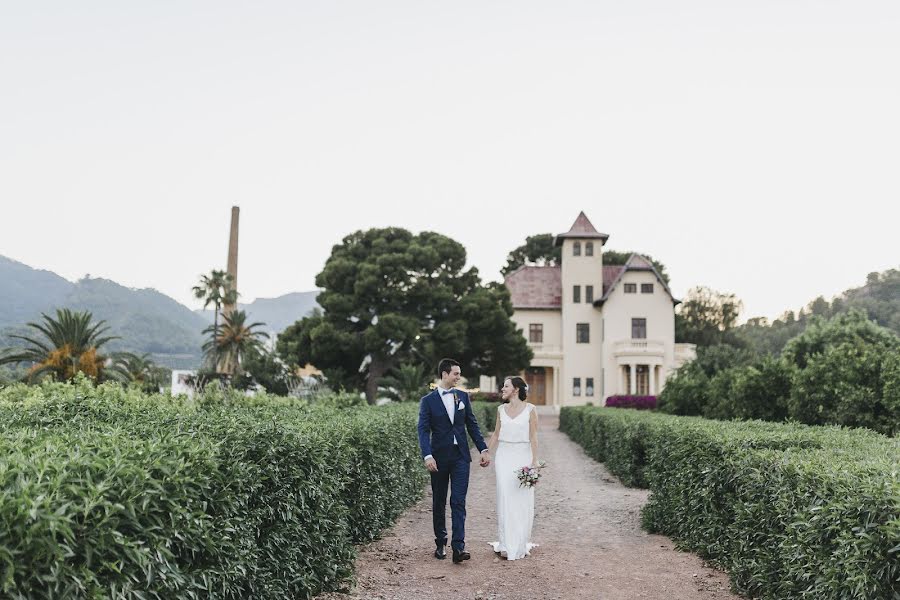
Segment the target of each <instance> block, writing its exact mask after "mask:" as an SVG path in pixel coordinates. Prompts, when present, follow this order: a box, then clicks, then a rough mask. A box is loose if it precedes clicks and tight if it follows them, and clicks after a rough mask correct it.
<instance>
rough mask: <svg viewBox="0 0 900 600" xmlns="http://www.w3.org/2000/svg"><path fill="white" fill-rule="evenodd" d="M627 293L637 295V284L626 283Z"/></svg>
mask: <svg viewBox="0 0 900 600" xmlns="http://www.w3.org/2000/svg"><path fill="white" fill-rule="evenodd" d="M625 293H626V294H637V284H636V283H626V284H625Z"/></svg>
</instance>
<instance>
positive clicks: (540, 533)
mask: <svg viewBox="0 0 900 600" xmlns="http://www.w3.org/2000/svg"><path fill="white" fill-rule="evenodd" d="M558 424H559V421H558V419H557V418H556V417H555V416H549V415H542V416H541V428H540V440H541V448H542V450H541V458H542V459H543V460H546V461H547V463H548V468H547V469H546V470H545V471H544V475H543V478H542V479H541V483H540V486H539V488H538V489H537V495H536V498H535V511H536V513H535V525H534V532H533V538H534V540H533V541H535V542H536V543H538V544H540V547H539V548H537V549H536V550H534V551H533V552H532V554H531V556H529V557H528V558H525V559H524V560H518V561H512V562H508V561H505V560H501V559H498V558H495V555H494V553H493V552H492V551H491V548H490V546H489V545H488V542H490V541H491V540H494V539H496V536H495V529H496V522H495V516H494V498H495V496H494V473H493V466H492V467H489V468H487V469H482V468H479V467H478V466H477V463H474V462H473V465H472V474H471V478H470V482H469V494H468V498H467V503H466V504H467V512H468V515H467V518H466V532H467V539H466V549H467V550H469V552H470V553H471V554H472V559H471V560H469V561H467V562H465V563H462V564H460V565H455V564H453V563H452V561H451V560H450V558H449V556H448V558H447V560H443V561H439V560H436V559H434V558H433V557H432V555H431V553H432V552H433V551H434V542H433V534H432V531H431V491H430V489H429V490H428V492H427V494H426V496H425V498H423V500H422V501H421V502H419V503H418V504H417V505H416V506H414V507H412V508H411V509H410V510H408V511H407V512H406V513H405V514H404V515H403V516H402V517H400V519H399V520H398V522H397V523H396V524H395V525H394V527H392V528H391V529H390V530H388V531H387V532H385V535H384V537H383V538H382V539H381V540H378V541H375V542H373V543H371V544H369V545H367V546H365V547H363V548H361V550H360V556H359V558H358V559H357V562H356V572H357V577H358V585H357V587H356V588H355V589H354V590H353V591H352V592H351V593H350V594H349V595H345V594H330V595H325V596H321V597H320V599H321V600H325V599H328V600H347V599H350V598H353V599H357V598H362V599H365V600H375V599H378V600H424V599H432V598H434V599H437V598H440V599H441V600H446V599H447V598H453V599H454V600H463V599H467V600H472V599H475V600H514V599H523V600H525V599H527V600H538V599H548V600H549V599H559V600H569V599H588V598H590V599H591V600H598V599H603V600H607V599H609V600H619V599H621V600H625V599H632V598H653V599H660V600H663V599H665V600H689V599H690V600H693V599H703V600H719V599H724V598H730V599H736V598H739V597H738V596H735V595H733V594H732V593H730V592H729V584H728V578H727V576H726V575H725V574H723V573H721V572H718V571H716V570H714V569H711V568H709V567H706V566H704V564H703V563H702V561H701V560H700V559H699V558H697V557H696V556H694V555H692V554H688V553H685V552H681V551H678V550H676V549H675V547H674V544H673V543H672V542H671V541H670V540H669V539H668V538H665V537H662V536H658V535H649V534H647V533H646V532H644V531H642V530H641V528H640V517H639V510H640V507H641V506H642V505H643V504H644V502H645V501H646V498H647V495H648V494H649V492H647V491H646V490H638V489H633V488H626V487H624V486H623V485H622V484H620V483H619V482H618V480H617V479H616V478H615V477H613V476H612V475H610V474H609V472H608V471H607V470H606V468H605V467H604V466H603V465H601V464H599V463H597V462H595V461H593V460H591V459H590V458H588V457H587V456H586V455H585V454H584V452H583V451H582V450H581V448H580V447H579V446H577V445H576V444H575V443H574V442H572V441H571V440H569V438H568V437H567V436H566V435H565V434H563V433H561V432H560V431H558V429H557V427H558ZM447 518H448V523H447V526H448V529H449V526H450V523H449V518H450V510H449V507H448V509H447ZM448 554H449V549H448Z"/></svg>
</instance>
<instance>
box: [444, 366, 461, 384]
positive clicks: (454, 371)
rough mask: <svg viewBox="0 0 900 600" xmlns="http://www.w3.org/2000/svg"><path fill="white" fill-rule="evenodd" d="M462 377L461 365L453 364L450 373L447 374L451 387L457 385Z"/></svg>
mask: <svg viewBox="0 0 900 600" xmlns="http://www.w3.org/2000/svg"><path fill="white" fill-rule="evenodd" d="M461 377H462V371H461V370H460V368H459V367H457V366H453V367H451V368H450V373H448V374H447V383H448V384H449V385H450V387H454V386H456V384H458V383H459V380H460V378H461Z"/></svg>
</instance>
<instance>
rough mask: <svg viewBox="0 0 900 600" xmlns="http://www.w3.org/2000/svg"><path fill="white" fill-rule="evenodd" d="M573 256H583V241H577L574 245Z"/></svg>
mask: <svg viewBox="0 0 900 600" xmlns="http://www.w3.org/2000/svg"><path fill="white" fill-rule="evenodd" d="M572 256H581V242H575V244H574V245H573V246H572Z"/></svg>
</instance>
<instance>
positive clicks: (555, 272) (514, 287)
mask: <svg viewBox="0 0 900 600" xmlns="http://www.w3.org/2000/svg"><path fill="white" fill-rule="evenodd" d="M624 270H625V267H624V266H617V267H603V295H606V293H607V291H608V289H609V286H611V285H612V283H613V282H614V281H615V280H616V279H617V278H618V277H619V273H621V272H622V271H624ZM506 287H507V288H508V289H509V293H510V296H512V305H513V307H514V308H560V307H561V306H562V270H561V268H560V267H529V266H525V267H520V268H519V269H518V270H516V271H513V272H512V273H510V274H509V275H507V276H506Z"/></svg>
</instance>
